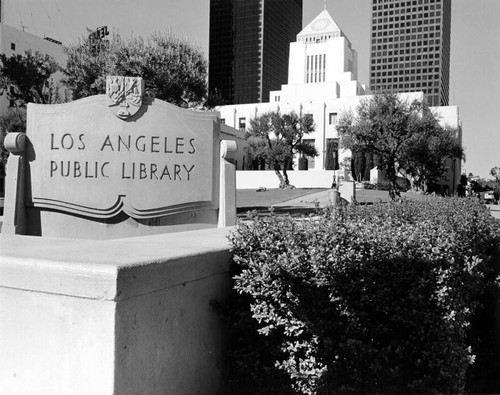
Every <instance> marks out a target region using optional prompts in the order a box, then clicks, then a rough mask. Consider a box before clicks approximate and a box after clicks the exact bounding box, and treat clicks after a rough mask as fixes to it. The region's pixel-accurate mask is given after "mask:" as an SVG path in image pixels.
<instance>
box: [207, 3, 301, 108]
mask: <svg viewBox="0 0 500 395" xmlns="http://www.w3.org/2000/svg"><path fill="white" fill-rule="evenodd" d="M301 30H302V0H211V1H210V44H209V72H208V75H209V77H208V86H209V91H210V92H211V93H218V94H220V95H221V97H222V99H223V100H224V101H225V102H226V104H243V103H262V102H267V101H269V91H271V90H278V89H280V88H281V85H282V84H286V83H287V79H288V55H289V45H290V43H291V42H294V41H295V39H296V35H297V34H298V33H299V32H300V31H301Z"/></svg>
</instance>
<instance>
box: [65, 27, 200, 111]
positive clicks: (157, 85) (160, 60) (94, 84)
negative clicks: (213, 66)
mask: <svg viewBox="0 0 500 395" xmlns="http://www.w3.org/2000/svg"><path fill="white" fill-rule="evenodd" d="M65 50H66V53H67V55H68V61H67V63H66V67H65V69H64V74H65V78H64V80H63V82H64V84H65V85H66V86H67V87H68V88H69V89H70V90H71V92H72V97H73V99H79V98H82V97H86V96H91V95H96V94H102V93H105V89H106V76H108V75H122V76H131V77H142V78H143V79H144V82H145V87H146V92H145V94H146V95H149V96H152V97H156V98H158V99H161V100H165V101H168V102H170V103H173V104H175V105H177V106H181V107H192V106H196V105H199V104H201V103H202V102H203V100H204V99H205V95H206V91H207V87H206V79H207V61H206V60H205V58H204V55H203V52H202V51H201V50H200V49H198V48H195V47H193V46H192V45H191V44H189V43H188V42H187V40H186V39H181V38H178V37H176V36H174V35H172V34H170V33H164V34H160V33H156V34H154V35H152V36H150V37H148V38H147V39H144V38H142V37H132V38H130V39H128V40H124V39H122V38H121V37H120V35H119V34H118V33H114V34H113V35H112V38H111V40H110V41H109V45H102V46H100V47H98V48H96V47H95V46H91V45H89V43H88V42H87V41H86V40H84V39H83V38H82V39H80V40H79V41H78V42H77V43H75V44H73V45H70V46H69V47H67V48H65Z"/></svg>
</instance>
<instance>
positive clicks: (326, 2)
mask: <svg viewBox="0 0 500 395" xmlns="http://www.w3.org/2000/svg"><path fill="white" fill-rule="evenodd" d="M326 3H327V0H325V10H326Z"/></svg>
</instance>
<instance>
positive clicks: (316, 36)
mask: <svg viewBox="0 0 500 395" xmlns="http://www.w3.org/2000/svg"><path fill="white" fill-rule="evenodd" d="M334 37H345V35H344V33H343V32H342V30H341V29H340V27H339V26H338V25H337V23H336V22H335V21H334V20H333V18H332V16H331V15H330V13H329V12H328V10H326V8H325V9H324V10H323V11H322V12H321V13H320V14H319V15H318V16H317V17H316V18H314V19H313V20H312V21H311V22H310V23H309V24H308V25H307V26H306V27H305V28H304V29H302V31H301V32H300V33H299V34H297V41H298V42H304V43H306V44H312V43H321V42H326V41H327V40H329V39H331V38H334Z"/></svg>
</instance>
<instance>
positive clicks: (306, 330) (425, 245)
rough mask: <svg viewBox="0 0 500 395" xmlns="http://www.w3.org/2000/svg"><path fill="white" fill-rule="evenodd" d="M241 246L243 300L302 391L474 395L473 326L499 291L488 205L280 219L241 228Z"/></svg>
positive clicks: (498, 236) (430, 202)
mask: <svg viewBox="0 0 500 395" xmlns="http://www.w3.org/2000/svg"><path fill="white" fill-rule="evenodd" d="M230 241H231V243H232V248H233V252H234V259H235V262H236V263H237V264H238V265H239V266H240V272H239V274H237V275H236V276H235V277H234V278H235V281H236V283H235V289H236V290H237V291H238V292H239V293H240V294H241V296H245V297H247V298H250V302H249V305H250V311H251V314H252V316H253V318H254V319H255V320H256V321H255V322H256V323H258V324H259V327H258V332H259V333H260V334H261V335H265V336H266V337H265V338H263V339H265V340H266V342H267V343H266V347H265V349H267V350H269V352H270V354H268V355H273V357H275V358H277V360H276V366H277V367H279V368H280V369H281V370H282V371H285V372H286V373H287V374H288V376H289V377H290V379H291V382H292V385H293V388H294V389H295V390H297V391H299V392H301V393H304V394H329V393H334V392H447V393H450V392H453V393H459V392H462V391H463V390H464V384H465V375H466V371H467V367H468V366H469V365H470V364H471V363H473V361H474V355H473V350H472V349H471V346H470V344H471V339H470V336H469V334H470V320H471V317H472V315H473V313H474V311H475V310H476V308H477V307H478V300H479V296H480V295H481V293H482V292H483V291H484V289H485V288H486V287H487V286H488V285H489V284H492V283H493V282H494V278H493V277H494V276H493V275H491V273H490V272H489V271H488V270H487V264H488V262H489V259H490V257H491V256H492V254H493V252H494V251H495V249H496V248H497V245H498V244H499V242H500V226H499V222H498V221H497V220H495V219H494V218H493V217H491V215H490V214H489V212H488V211H487V210H485V208H484V207H483V206H482V205H480V204H479V203H478V202H476V201H473V200H470V199H443V198H429V199H426V200H425V201H424V202H415V201H408V200H403V201H402V202H400V203H394V202H391V203H389V204H385V205H375V206H349V207H347V208H336V209H326V210H324V211H322V212H321V213H319V214H317V215H315V216H309V217H307V218H303V219H301V220H297V219H293V218H291V217H289V216H273V215H271V217H268V218H253V221H250V222H245V223H240V224H239V226H238V228H237V230H236V231H235V232H234V233H233V234H232V235H231V236H230ZM247 308H248V305H247ZM248 328H249V326H248V325H246V326H245V328H244V330H248ZM240 329H241V328H240ZM255 348H257V346H255ZM233 351H234V350H233ZM240 362H241V361H240ZM248 363H252V362H250V361H249V360H247V361H246V362H242V366H247V367H248ZM253 363H257V364H258V363H259V362H258V361H255V360H254V361H253Z"/></svg>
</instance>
